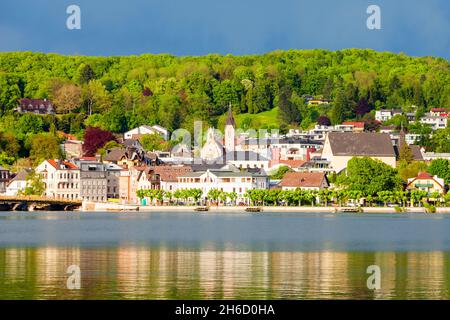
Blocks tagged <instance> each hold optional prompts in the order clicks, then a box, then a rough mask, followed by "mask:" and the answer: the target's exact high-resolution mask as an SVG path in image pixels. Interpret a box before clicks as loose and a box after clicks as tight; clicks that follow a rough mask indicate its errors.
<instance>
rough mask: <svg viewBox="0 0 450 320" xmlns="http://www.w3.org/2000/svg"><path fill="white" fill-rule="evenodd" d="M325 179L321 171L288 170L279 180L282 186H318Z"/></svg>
mask: <svg viewBox="0 0 450 320" xmlns="http://www.w3.org/2000/svg"><path fill="white" fill-rule="evenodd" d="M324 179H326V176H325V173H323V172H288V173H286V174H285V175H284V177H283V179H282V180H281V182H280V186H282V187H294V188H301V187H309V188H311V187H317V188H318V187H320V186H321V185H322V182H323V180H324Z"/></svg>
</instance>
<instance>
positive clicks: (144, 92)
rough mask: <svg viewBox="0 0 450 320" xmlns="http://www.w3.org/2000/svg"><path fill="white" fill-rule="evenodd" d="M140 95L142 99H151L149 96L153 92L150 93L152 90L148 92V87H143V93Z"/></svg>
mask: <svg viewBox="0 0 450 320" xmlns="http://www.w3.org/2000/svg"><path fill="white" fill-rule="evenodd" d="M142 95H143V96H144V97H151V96H153V92H152V90H150V88H149V87H145V89H144V91H142Z"/></svg>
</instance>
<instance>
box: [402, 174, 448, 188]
mask: <svg viewBox="0 0 450 320" xmlns="http://www.w3.org/2000/svg"><path fill="white" fill-rule="evenodd" d="M436 178H437V177H436ZM436 178H435V177H433V176H431V174H429V173H428V172H419V173H418V174H417V177H415V178H412V179H410V180H409V179H408V181H409V182H408V185H407V188H408V187H409V186H410V185H412V184H413V183H414V182H415V181H416V180H433V181H434V182H436V183H437V184H438V185H439V186H440V187H441V188H443V189H445V186H444V185H443V184H441V183H440V182H439V181H438V180H436ZM442 181H444V180H443V179H442Z"/></svg>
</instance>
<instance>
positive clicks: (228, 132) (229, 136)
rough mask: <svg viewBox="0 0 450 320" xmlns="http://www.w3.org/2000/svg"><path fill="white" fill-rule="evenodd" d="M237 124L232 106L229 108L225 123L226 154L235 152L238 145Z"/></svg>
mask: <svg viewBox="0 0 450 320" xmlns="http://www.w3.org/2000/svg"><path fill="white" fill-rule="evenodd" d="M235 127H236V123H235V121H234V117H233V112H232V111H231V104H230V107H229V108H228V116H227V121H226V123H225V152H227V153H228V152H234V148H235V144H236V136H235V135H236V132H235Z"/></svg>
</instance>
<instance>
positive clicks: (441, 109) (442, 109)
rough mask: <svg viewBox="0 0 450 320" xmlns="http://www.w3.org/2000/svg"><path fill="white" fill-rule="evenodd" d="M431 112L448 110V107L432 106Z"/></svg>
mask: <svg viewBox="0 0 450 320" xmlns="http://www.w3.org/2000/svg"><path fill="white" fill-rule="evenodd" d="M431 112H447V109H446V108H432V109H431Z"/></svg>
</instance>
